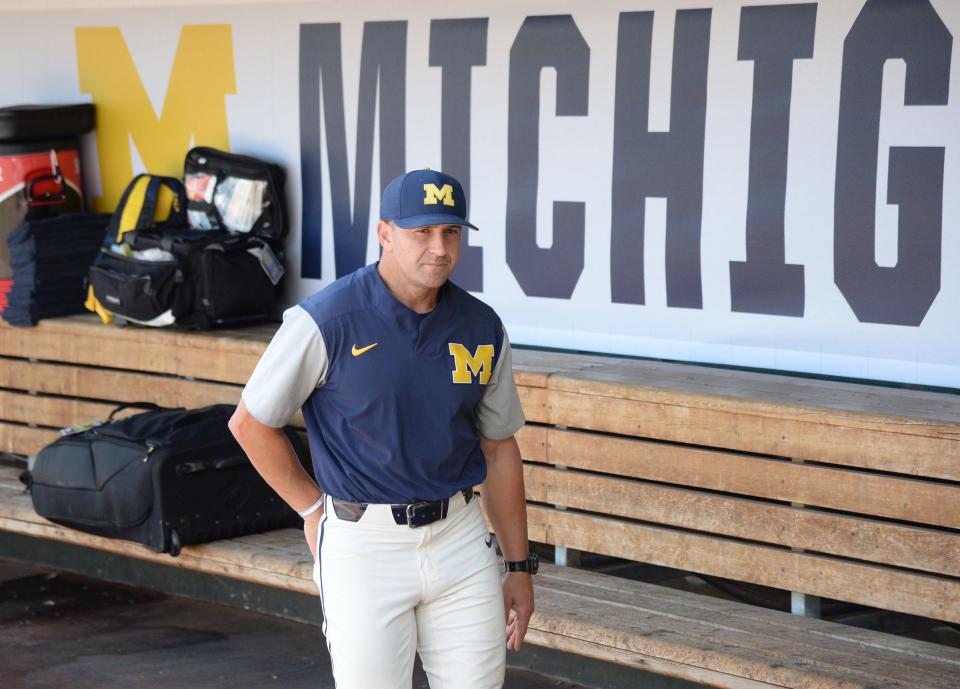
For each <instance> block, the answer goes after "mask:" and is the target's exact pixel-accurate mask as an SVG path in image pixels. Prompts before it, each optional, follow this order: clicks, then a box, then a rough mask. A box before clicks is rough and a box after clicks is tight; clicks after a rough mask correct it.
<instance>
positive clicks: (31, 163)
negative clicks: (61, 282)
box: [0, 104, 94, 311]
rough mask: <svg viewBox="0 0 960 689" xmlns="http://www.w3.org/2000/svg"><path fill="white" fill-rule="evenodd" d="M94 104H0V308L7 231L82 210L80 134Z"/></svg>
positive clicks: (5, 285) (6, 275)
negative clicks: (21, 225)
mask: <svg viewBox="0 0 960 689" xmlns="http://www.w3.org/2000/svg"><path fill="white" fill-rule="evenodd" d="M93 125H94V110H93V105H89V104H80V105H19V106H14V107H8V108H0V311H2V310H3V308H4V307H5V306H6V294H7V292H8V291H9V290H10V283H11V277H12V273H11V270H10V254H9V250H8V248H7V236H8V235H9V234H10V233H11V232H12V231H13V230H15V229H16V228H17V227H19V226H20V224H21V223H22V222H23V221H24V219H26V218H43V217H47V216H50V215H56V214H59V213H71V212H76V211H82V210H83V182H82V177H81V174H80V135H81V134H86V133H87V132H89V131H92V130H93Z"/></svg>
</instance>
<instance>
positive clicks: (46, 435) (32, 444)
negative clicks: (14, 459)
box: [0, 422, 60, 455]
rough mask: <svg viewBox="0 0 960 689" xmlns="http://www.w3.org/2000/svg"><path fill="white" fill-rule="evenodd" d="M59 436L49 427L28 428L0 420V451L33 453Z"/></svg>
mask: <svg viewBox="0 0 960 689" xmlns="http://www.w3.org/2000/svg"><path fill="white" fill-rule="evenodd" d="M59 437H60V434H59V433H57V431H55V430H51V429H49V428H30V427H29V426H19V425H16V424H12V423H3V422H0V452H11V453H13V454H17V455H33V454H36V453H37V452H39V451H40V449H41V448H42V447H43V446H45V445H49V444H50V443H52V442H53V441H54V440H56V439H57V438H59Z"/></svg>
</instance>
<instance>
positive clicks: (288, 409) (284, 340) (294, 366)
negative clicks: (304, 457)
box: [242, 306, 329, 428]
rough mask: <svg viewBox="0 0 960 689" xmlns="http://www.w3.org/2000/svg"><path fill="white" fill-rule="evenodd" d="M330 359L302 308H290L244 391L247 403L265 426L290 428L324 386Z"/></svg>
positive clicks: (308, 316)
mask: <svg viewBox="0 0 960 689" xmlns="http://www.w3.org/2000/svg"><path fill="white" fill-rule="evenodd" d="M328 363H329V360H328V358H327V348H326V345H325V344H324V342H323V335H321V334H320V329H319V328H318V327H317V324H316V322H315V321H314V320H313V318H312V317H311V316H310V314H308V313H307V312H306V311H304V310H303V309H302V308H301V307H299V306H294V307H291V308H289V309H287V310H286V311H285V312H284V314H283V324H282V325H281V326H280V328H279V330H277V333H276V335H274V336H273V340H271V341H270V344H269V345H268V346H267V349H266V351H265V352H264V353H263V356H262V357H260V361H259V362H258V363H257V367H256V368H255V369H254V371H253V375H251V376H250V380H248V381H247V385H246V387H244V388H243V395H242V397H243V401H244V403H245V404H246V405H247V409H248V410H249V411H250V413H251V414H252V415H253V417H254V418H255V419H256V420H257V421H259V422H260V423H262V424H265V425H267V426H273V427H274V428H280V427H281V426H284V425H286V424H287V423H288V422H289V421H290V417H292V416H293V415H294V414H295V413H296V412H297V411H298V410H299V409H300V407H302V406H303V403H304V402H306V401H307V398H308V397H309V396H310V395H311V393H312V392H313V391H314V390H315V389H317V388H318V387H320V386H321V385H323V383H324V381H325V380H326V376H327V369H328Z"/></svg>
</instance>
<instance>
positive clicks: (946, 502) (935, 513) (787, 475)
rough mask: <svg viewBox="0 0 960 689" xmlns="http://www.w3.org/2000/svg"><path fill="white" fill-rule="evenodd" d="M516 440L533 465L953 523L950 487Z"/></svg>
mask: <svg viewBox="0 0 960 689" xmlns="http://www.w3.org/2000/svg"><path fill="white" fill-rule="evenodd" d="M518 440H519V442H520V444H521V452H522V453H523V456H524V458H525V459H529V460H533V461H538V462H549V463H550V464H557V465H561V466H567V467H575V468H578V469H588V470H591V471H599V472H603V473H607V474H615V475H618V476H629V477H632V478H638V479H647V480H651V481H660V482H663V483H673V484H678V485H686V486H692V487H696V488H704V489H708V490H717V491H723V492H726V493H736V494H739V495H750V496H753V497H758V498H769V499H772V500H781V501H784V502H793V503H799V504H802V505H814V506H817V507H828V508H831V509H837V510H843V511H845V512H854V513H857V514H864V515H872V516H877V517H886V518H889V519H897V520H902V521H911V522H917V523H918V524H931V525H938V526H946V527H951V528H960V487H958V486H955V485H948V484H943V483H934V482H930V481H918V480H916V479H909V478H898V477H894V476H882V475H877V474H869V473H864V472H861V471H855V470H854V471H851V470H848V469H839V468H833V467H824V466H817V465H813V464H799V463H795V462H786V461H782V460H776V459H765V458H762V457H748V456H744V455H740V454H735V453H731V452H723V451H719V450H703V449H698V448H693V447H686V446H682V445H671V444H667V443H657V442H648V441H644V440H634V439H630V438H617V437H611V436H604V435H600V434H596V433H584V432H578V431H564V430H559V429H556V428H546V427H543V426H529V425H528V426H526V427H525V428H523V429H522V430H521V431H520V433H519V435H518Z"/></svg>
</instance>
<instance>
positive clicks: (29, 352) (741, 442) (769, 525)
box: [0, 317, 960, 689]
mask: <svg viewBox="0 0 960 689" xmlns="http://www.w3.org/2000/svg"><path fill="white" fill-rule="evenodd" d="M272 332H273V328H272V327H262V328H254V329H247V330H243V331H236V332H226V331H225V332H217V333H202V334H201V333H178V332H166V331H153V330H145V329H132V328H130V329H117V328H111V329H107V328H105V327H103V326H100V325H99V324H97V323H96V322H95V321H94V320H93V319H90V318H85V317H77V318H68V319H60V320H53V321H44V322H42V323H41V324H40V325H39V326H37V327H36V328H33V329H30V330H20V329H13V328H9V327H6V326H0V357H3V359H2V360H0V450H5V451H9V452H15V453H19V454H30V453H32V452H34V451H36V450H37V449H38V448H39V447H41V446H42V445H44V444H45V443H47V442H49V441H50V440H52V439H53V438H54V437H56V430H55V429H56V428H59V427H61V426H67V425H72V424H75V423H78V422H83V421H88V420H90V419H92V418H103V417H104V416H105V415H106V413H107V412H109V411H110V409H112V408H113V406H114V404H115V403H117V402H123V401H141V400H146V401H154V402H157V403H159V404H164V405H186V406H199V405H203V404H209V403H212V402H236V401H237V400H238V398H239V393H240V386H241V385H242V383H243V382H244V381H245V380H246V378H247V377H248V375H249V373H250V371H251V370H252V368H253V366H254V365H255V363H256V361H257V359H258V358H259V356H260V354H261V352H262V351H263V348H264V346H265V344H266V342H267V341H268V340H269V338H270V336H271V335H272ZM515 375H516V378H517V382H518V385H519V387H520V391H521V396H522V399H523V402H524V409H525V411H526V413H527V417H528V420H529V423H528V425H527V426H526V427H525V428H524V429H523V430H522V431H521V433H520V441H521V447H522V450H523V455H524V458H525V460H527V463H526V465H525V471H526V481H527V494H528V501H529V505H528V509H529V520H530V529H531V539H532V540H535V541H537V542H540V543H546V544H550V545H555V546H561V547H568V548H575V549H578V550H582V551H588V552H591V553H599V554H603V555H610V556H615V557H620V558H625V559H628V560H635V561H639V562H645V563H652V564H657V565H663V566H667V567H673V568H677V569H681V570H686V571H691V572H699V573H702V574H705V575H712V576H716V577H724V578H728V579H733V580H737V581H741V582H749V583H753V584H762V585H766V586H773V587H777V588H780V589H784V590H787V591H793V592H796V593H797V594H802V595H804V596H824V597H829V598H834V599H838V600H844V601H850V602H852V603H857V604H862V605H868V606H875V607H879V608H883V609H886V610H893V611H900V612H906V613H910V614H914V615H922V616H925V617H930V618H934V619H937V620H944V621H949V622H953V623H958V622H960V398H958V397H956V396H952V395H946V394H938V393H927V392H917V391H908V390H902V389H892V388H882V387H873V386H862V385H852V384H847V383H835V382H824V381H817V380H810V379H802V378H791V377H787V376H775V375H766V374H754V373H746V372H738V371H726V370H720V369H713V368H705V367H695V366H683V365H674V364H663V363H654V362H642V361H629V360H623V359H615V358H607V357H589V356H574V355H565V354H555V353H543V352H535V351H523V350H517V351H516V353H515ZM0 529H3V530H7V531H11V532H15V533H19V534H27V535H30V536H33V537H37V538H45V539H52V540H60V541H67V542H71V543H76V544H80V545H85V546H88V547H91V548H96V549H101V550H107V551H111V552H115V553H120V554H123V555H127V556H130V557H134V558H140V559H145V560H153V561H156V562H159V563H163V564H166V565H169V566H173V567H181V568H188V569H191V570H197V571H201V572H208V573H211V574H215V575H219V576H226V577H231V578H236V579H241V580H245V581H251V582H256V583H260V584H265V585H268V586H275V587H280V588H285V589H289V590H294V591H299V592H303V593H308V594H315V589H314V585H313V583H312V581H311V578H310V577H311V569H312V562H311V561H310V557H309V554H308V552H307V550H306V546H305V544H304V543H303V541H302V536H301V535H300V533H299V532H298V531H296V530H288V531H280V532H272V533H269V534H261V535H257V536H250V537H245V538H239V539H234V540H231V541H222V542H217V543H211V544H206V545H203V546H192V547H186V548H184V550H183V553H182V555H181V556H180V557H179V558H176V559H174V558H170V557H168V556H165V555H163V556H158V555H155V554H152V553H150V552H149V551H147V550H145V549H144V548H142V547H140V546H138V545H135V544H129V543H124V542H120V541H111V540H108V539H101V538H97V537H93V536H88V535H85V534H82V533H79V532H75V531H72V530H70V529H65V528H63V527H59V526H57V525H54V524H51V523H49V522H46V521H45V520H43V519H40V518H39V517H37V516H36V515H35V514H34V513H33V510H32V508H31V506H30V502H29V497H28V496H26V495H24V494H23V492H22V487H21V486H20V485H19V484H18V483H17V482H16V471H15V470H14V469H12V468H9V467H6V468H4V467H0ZM536 584H537V605H538V611H537V613H536V614H535V616H534V620H533V623H532V626H531V630H530V633H529V637H528V638H529V641H531V642H533V643H535V644H540V645H544V646H549V647H552V648H555V649H559V650H562V651H566V652H571V653H576V654H581V655H585V656H590V657H594V658H599V659H602V660H607V661H612V662H616V663H619V664H623V665H627V666H631V667H636V668H639V669H643V670H647V671H651V672H656V673H659V674H664V675H669V676H673V677H679V678H682V679H687V680H691V681H694V682H699V683H703V684H707V685H709V686H716V687H731V688H737V689H740V688H744V689H746V688H750V689H754V688H759V687H798V688H799V687H802V688H803V689H814V688H817V689H819V688H821V687H838V688H839V687H844V688H848V687H863V688H866V687H877V688H879V687H930V688H938V689H940V688H942V689H947V688H949V689H955V687H956V686H958V679H957V678H958V677H960V650H958V649H954V648H949V647H946V646H941V645H935V644H930V643H925V642H919V641H914V640H911V639H906V638H903V637H898V636H893V635H890V634H883V633H879V632H874V631H869V630H864V629H858V628H855V627H851V626H846V625H840V624H837V623H834V622H828V621H824V620H820V619H815V618H811V617H803V616H797V615H790V614H787V613H782V612H779V611H774V610H766V609H762V608H757V607H753V606H748V605H746V604H744V603H740V602H735V601H728V600H722V599H719V598H713V597H708V596H703V595H698V594H695V593H690V592H686V591H677V590H672V589H668V588H665V587H662V586H655V585H652V584H647V583H643V582H638V581H631V580H626V579H620V578H617V577H613V576H609V575H604V574H597V573H593V572H587V571H584V570H579V569H575V568H572V567H552V566H545V567H544V573H543V574H542V575H541V576H539V577H538V578H537V580H536Z"/></svg>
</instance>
